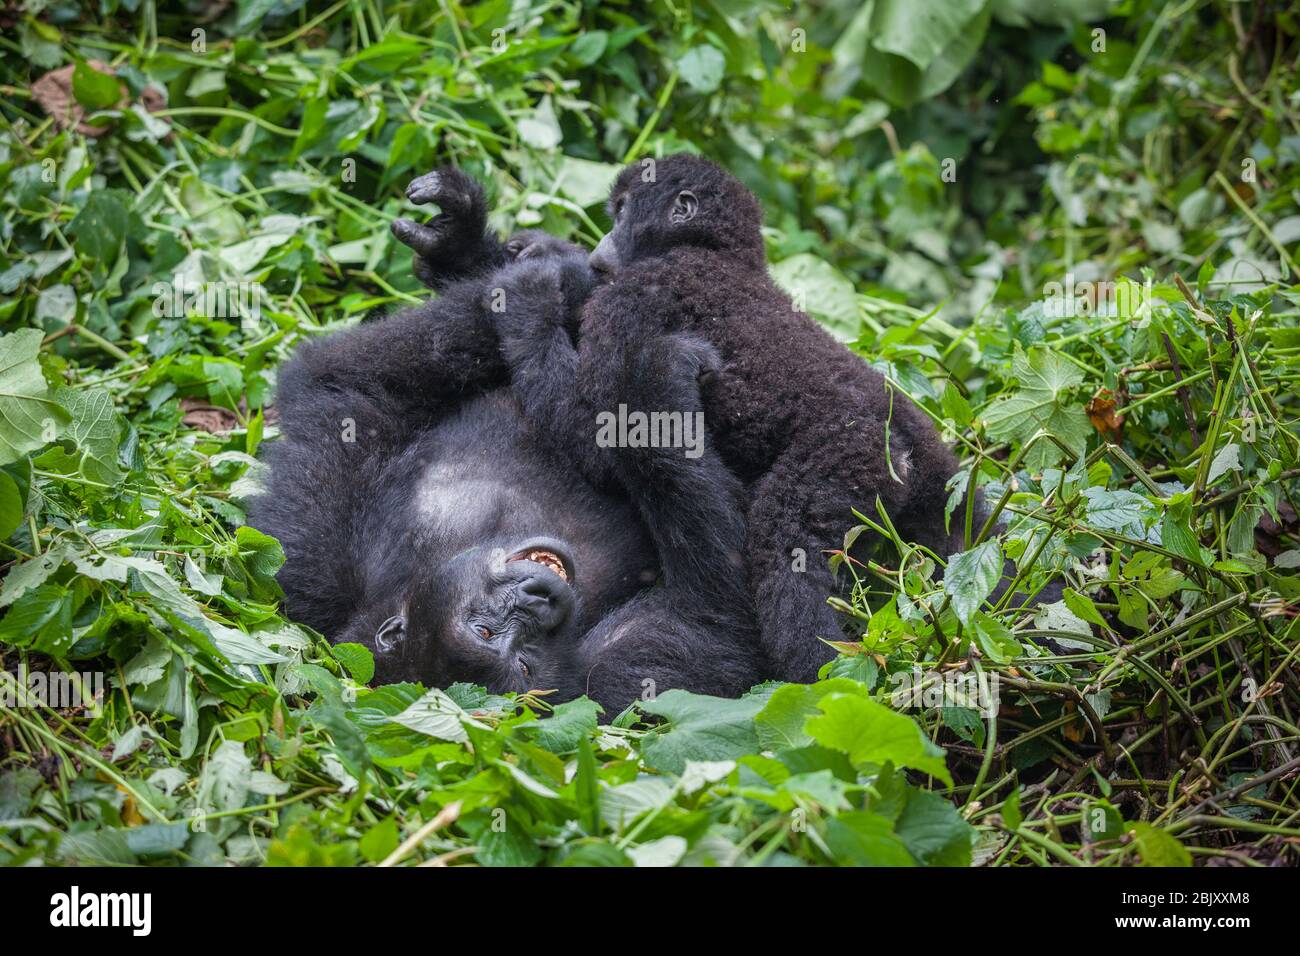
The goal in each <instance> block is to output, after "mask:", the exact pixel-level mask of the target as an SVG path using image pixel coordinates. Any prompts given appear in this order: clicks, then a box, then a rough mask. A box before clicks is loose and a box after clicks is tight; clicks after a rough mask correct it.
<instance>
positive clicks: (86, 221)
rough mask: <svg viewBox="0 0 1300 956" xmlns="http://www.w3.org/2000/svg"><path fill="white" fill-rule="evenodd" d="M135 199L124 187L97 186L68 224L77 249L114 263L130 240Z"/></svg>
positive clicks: (104, 261) (96, 260)
mask: <svg viewBox="0 0 1300 956" xmlns="http://www.w3.org/2000/svg"><path fill="white" fill-rule="evenodd" d="M130 208H131V199H130V196H129V194H127V193H125V192H123V191H122V190H120V189H96V190H95V191H94V192H93V193H91V194H90V196H89V197H88V198H87V199H86V204H85V205H84V206H82V207H81V211H80V212H78V213H77V215H76V217H75V218H74V219H73V220H72V222H71V223H70V224H69V225H68V231H69V232H71V233H72V236H73V239H74V240H75V245H76V247H77V251H78V252H80V253H82V254H83V255H85V256H87V257H88V258H90V259H91V260H93V261H95V262H98V263H102V264H104V265H112V262H113V260H115V259H116V258H117V253H118V250H119V249H121V248H122V242H123V241H124V240H125V239H126V232H127V221H128V219H129V218H130V212H129V211H130Z"/></svg>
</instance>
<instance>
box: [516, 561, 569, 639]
mask: <svg viewBox="0 0 1300 956" xmlns="http://www.w3.org/2000/svg"><path fill="white" fill-rule="evenodd" d="M515 606H516V607H517V608H519V610H521V611H527V612H528V613H529V614H531V615H532V616H533V618H534V619H535V620H536V621H537V623H538V625H539V626H540V627H541V628H542V630H544V631H548V632H549V631H553V630H555V629H556V628H558V627H559V626H560V625H562V624H563V623H564V622H565V621H566V620H568V618H569V614H570V613H571V612H572V611H573V591H572V590H571V589H570V588H569V586H568V585H567V584H565V583H564V582H563V581H562V580H560V578H559V577H557V576H556V575H554V574H551V573H549V572H546V573H543V574H533V575H530V576H528V577H526V578H524V579H523V580H522V581H520V582H519V586H518V588H517V589H516V591H515Z"/></svg>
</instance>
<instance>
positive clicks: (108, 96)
mask: <svg viewBox="0 0 1300 956" xmlns="http://www.w3.org/2000/svg"><path fill="white" fill-rule="evenodd" d="M72 95H73V96H75V97H76V98H77V102H78V103H80V104H81V105H82V106H84V107H85V108H86V109H87V110H89V111H92V112H93V111H95V110H106V109H110V108H112V107H114V106H116V105H117V104H118V103H119V102H120V101H121V100H122V99H123V92H122V85H121V83H120V82H119V81H118V79H117V77H115V76H113V75H111V74H109V73H101V72H100V71H99V70H97V69H95V68H94V67H93V66H91V65H90V64H89V63H87V62H86V61H85V60H78V61H77V65H76V66H75V67H73V69H72Z"/></svg>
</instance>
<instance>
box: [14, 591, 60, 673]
mask: <svg viewBox="0 0 1300 956" xmlns="http://www.w3.org/2000/svg"><path fill="white" fill-rule="evenodd" d="M0 642H3V643H6V644H12V645H13V646H14V647H30V648H31V649H32V650H36V651H40V652H42V653H44V654H50V655H55V656H60V657H61V656H63V654H64V652H65V651H67V649H68V648H70V647H71V646H72V643H73V636H72V592H71V591H69V590H68V589H67V588H64V587H61V586H60V585H58V584H42V585H39V586H37V587H34V588H32V589H30V590H29V591H27V592H25V593H24V594H23V596H22V597H20V598H19V599H18V600H17V601H15V602H14V605H13V607H11V608H10V609H9V613H7V614H6V615H5V616H4V618H3V620H0Z"/></svg>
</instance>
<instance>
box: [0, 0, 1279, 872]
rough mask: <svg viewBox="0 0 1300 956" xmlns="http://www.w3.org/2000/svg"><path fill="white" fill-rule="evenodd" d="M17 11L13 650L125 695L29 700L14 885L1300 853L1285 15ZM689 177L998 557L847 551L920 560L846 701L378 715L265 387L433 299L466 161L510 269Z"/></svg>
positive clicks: (11, 134) (892, 582)
mask: <svg viewBox="0 0 1300 956" xmlns="http://www.w3.org/2000/svg"><path fill="white" fill-rule="evenodd" d="M0 18H3V19H4V20H5V26H6V32H5V33H4V35H3V36H0V46H3V48H4V51H5V53H6V56H5V57H4V60H3V62H2V63H0V89H2V90H3V101H2V102H0V117H3V120H2V121H0V122H2V123H3V128H2V129H0V185H2V186H3V190H2V192H0V292H3V293H4V298H3V300H2V301H0V322H3V327H2V328H3V332H4V334H3V336H2V337H0V535H3V536H4V538H5V543H4V546H3V548H4V551H5V555H4V561H5V562H6V563H5V566H4V568H5V577H4V581H3V586H2V588H0V607H3V609H4V616H3V617H0V654H3V659H4V662H5V665H6V668H7V669H8V670H9V671H10V672H17V674H18V676H19V677H20V678H22V679H23V681H22V682H21V683H22V684H23V686H35V685H33V684H31V680H30V679H31V678H34V677H37V676H41V677H42V679H43V675H45V674H47V673H51V672H54V673H58V672H63V673H73V674H77V673H79V674H82V675H84V676H85V677H86V682H87V684H89V685H91V686H88V687H87V688H86V689H87V690H91V689H93V683H94V676H95V675H96V674H102V675H105V678H106V683H107V686H106V688H105V694H104V699H103V702H102V706H100V707H99V708H97V709H87V708H86V707H84V706H46V705H45V704H43V703H40V702H31V703H30V705H27V706H17V705H16V704H20V703H21V702H20V701H14V700H12V699H11V698H12V696H13V695H15V694H16V693H17V692H19V691H20V690H21V689H22V688H21V687H14V684H13V681H12V679H11V680H10V681H8V682H7V683H6V686H5V687H0V694H2V693H6V692H8V693H10V695H11V697H10V698H5V700H6V706H5V707H4V708H2V709H0V862H4V863H8V864H19V863H28V862H72V863H95V862H108V863H129V862H158V863H223V862H227V861H229V862H235V863H241V864H255V863H273V864H353V863H360V862H372V863H381V864H382V863H386V864H402V865H405V864H410V863H415V862H424V863H427V864H464V863H479V864H488V865H493V864H543V863H544V864H551V865H556V864H567V865H581V864H597V865H629V864H636V865H651V864H676V863H717V864H751V865H753V864H798V863H839V864H894V865H917V864H920V865H967V864H969V863H972V862H975V863H1007V864H1051V865H1088V864H1093V865H1104V866H1114V865H1129V864H1136V863H1142V864H1147V865H1171V864H1185V863H1188V862H1205V861H1210V862H1214V863H1231V864H1245V865H1258V864H1269V863H1277V862H1291V863H1294V862H1295V859H1296V853H1297V851H1296V846H1297V838H1300V793H1297V785H1298V781H1300V777H1297V769H1298V768H1300V760H1297V757H1296V753H1297V751H1300V726H1298V722H1300V678H1298V676H1297V675H1298V674H1300V668H1297V661H1296V659H1297V655H1300V632H1298V627H1300V626H1298V625H1297V624H1296V608H1297V601H1298V600H1300V586H1298V585H1297V580H1296V576H1295V569H1296V568H1297V566H1300V548H1298V546H1297V539H1296V532H1297V518H1296V491H1297V481H1296V479H1297V476H1300V467H1298V466H1297V459H1298V458H1300V440H1298V438H1297V429H1296V427H1295V420H1296V415H1297V400H1296V397H1295V393H1296V385H1295V383H1296V380H1297V378H1300V324H1298V323H1297V322H1296V318H1297V315H1298V314H1300V313H1298V311H1297V310H1298V307H1300V285H1297V282H1298V281H1300V279H1298V278H1297V268H1296V262H1295V255H1296V250H1297V245H1300V215H1297V212H1296V208H1297V198H1300V87H1297V81H1296V73H1297V71H1296V63H1297V57H1300V20H1298V19H1297V17H1296V14H1295V11H1294V10H1293V9H1291V8H1290V7H1289V5H1287V4H1284V3H1269V2H1257V3H1254V4H1249V5H1247V4H1240V3H1231V2H1227V0H1182V2H1147V0H1124V2H1120V3H1114V4H1107V3H1105V2H1102V0H1080V2H1074V3H1053V4H1047V3H1037V2H1034V0H963V2H960V3H956V2H952V0H909V2H908V3H906V4H904V3H901V2H900V3H895V2H891V0H876V2H875V3H865V4H863V3H853V2H847V3H842V2H827V3H811V4H807V5H799V6H797V7H796V9H794V10H793V11H790V10H786V9H784V8H781V7H778V6H777V5H775V4H765V3H738V2H724V0H704V2H699V3H686V4H669V3H663V4H658V3H655V4H651V5H648V6H636V7H634V6H631V5H620V4H608V5H605V4H600V5H598V4H594V3H583V4H579V3H565V2H559V3H532V4H528V3H525V4H513V3H506V2H504V0H500V2H489V3H483V4H473V5H464V6H461V5H457V4H455V3H452V2H449V0H448V2H438V3H405V4H388V3H384V2H381V0H359V2H337V3H333V4H326V3H302V2H300V0H277V2H269V0H242V2H239V3H235V4H226V3H210V4H208V3H198V2H190V3H184V4H174V5H168V4H155V3H139V2H138V0H100V2H99V3H97V4H89V5H82V4H78V3H76V2H73V0H62V2H42V0H31V2H27V3H25V4H23V5H21V6H17V5H11V6H9V7H7V8H6V9H5V10H4V11H3V12H0ZM11 28H12V29H11ZM681 149H692V150H699V151H703V152H706V153H707V154H709V155H711V156H713V157H715V158H716V159H718V160H719V161H721V162H723V163H725V164H726V165H728V166H729V168H731V169H733V170H734V171H735V172H736V173H737V174H738V175H739V176H740V177H741V178H742V179H743V180H745V182H746V183H747V184H748V185H750V186H751V187H752V188H754V189H755V191H756V192H757V193H758V195H759V196H760V198H761V199H762V201H763V202H764V204H765V207H766V210H767V220H768V225H769V228H768V241H769V259H770V261H771V262H772V264H773V265H772V268H773V273H774V274H775V275H776V276H777V277H778V279H779V280H780V281H781V282H783V283H784V284H785V285H786V286H787V287H788V288H790V289H791V291H792V292H793V293H794V294H795V295H796V296H797V297H799V298H800V299H801V300H802V301H804V302H805V303H806V305H807V308H808V309H809V310H810V311H811V312H812V313H813V314H814V315H815V316H816V317H817V318H818V319H819V320H820V321H822V322H823V323H825V324H826V326H827V327H828V328H829V329H831V330H832V331H833V332H834V333H835V334H837V335H838V336H840V337H841V338H842V339H843V340H844V341H845V342H846V344H848V345H849V347H852V348H854V349H857V350H858V351H859V352H861V354H862V355H863V357H864V360H867V361H870V362H872V363H873V364H874V365H875V366H876V367H877V368H879V369H880V370H881V371H883V372H884V373H886V374H887V375H888V376H889V378H890V380H891V381H892V383H893V384H894V387H896V388H897V389H898V390H899V391H900V392H905V393H906V394H908V395H910V396H911V397H912V398H913V399H914V400H915V401H917V402H918V403H919V404H921V405H922V407H924V408H925V409H926V410H927V411H928V412H930V413H931V414H932V415H933V416H934V418H935V420H936V422H937V423H938V424H939V426H940V427H941V428H942V429H943V430H944V431H945V433H946V434H947V435H948V436H949V438H950V439H951V440H952V441H954V442H955V443H957V445H958V447H959V450H960V452H961V456H962V460H963V464H964V469H963V471H962V472H961V474H960V475H959V476H958V478H957V480H956V481H955V483H954V485H953V487H952V498H951V506H952V520H953V521H954V522H955V523H956V526H957V527H959V528H962V529H963V531H964V534H965V536H966V540H967V542H968V547H967V548H966V550H965V551H964V552H963V553H962V554H960V555H957V556H955V557H954V558H953V559H952V560H951V562H950V565H949V568H948V571H947V574H946V575H945V576H943V578H942V580H936V578H937V577H939V575H938V574H937V572H938V570H939V562H938V560H937V559H935V558H934V556H931V555H927V554H925V553H923V552H921V551H918V550H917V549H915V548H913V547H911V546H910V545H909V544H908V543H907V542H904V541H901V540H898V539H897V535H895V534H894V532H893V530H892V525H891V524H890V523H889V520H888V516H887V515H884V514H881V513H879V512H878V511H877V510H876V509H875V507H874V505H875V503H874V502H872V501H863V502H862V503H861V505H860V508H859V516H858V519H859V521H858V525H857V527H850V525H852V523H853V522H852V520H851V519H850V517H849V516H846V522H845V523H846V531H847V533H848V535H849V536H850V539H855V538H856V537H857V536H859V535H861V534H867V533H870V534H876V535H879V537H880V538H881V539H882V540H884V541H885V542H891V541H892V544H888V543H887V544H886V546H884V547H882V548H881V549H879V550H878V552H877V554H876V556H875V558H874V559H873V560H872V561H871V562H869V563H865V564H863V563H857V562H849V561H847V560H845V559H844V558H843V557H842V556H836V557H835V560H836V561H837V562H838V563H840V564H842V565H843V571H844V573H845V574H846V575H850V576H851V580H852V581H854V582H855V586H854V588H853V592H852V594H851V595H850V596H849V599H848V600H846V601H844V602H841V607H842V610H843V611H844V613H845V615H846V619H848V620H849V621H850V622H851V623H852V625H853V626H854V627H855V628H856V631H857V632H859V633H860V639H857V640H852V641H849V640H846V642H845V643H844V645H843V647H842V650H843V651H844V653H843V654H842V655H841V656H840V657H839V658H838V659H837V660H836V661H835V662H834V663H833V664H831V665H830V666H829V669H828V671H827V673H826V674H825V677H824V679H823V680H822V681H820V682H819V683H817V684H814V685H811V686H801V685H781V686H775V685H774V686H766V687H762V688H757V689H755V690H754V691H753V692H751V693H750V694H749V695H747V696H746V697H744V698H742V699H740V700H736V701H731V700H719V699H713V698H707V697H698V696H692V695H688V694H684V693H681V692H677V691H672V692H668V693H665V694H662V695H660V696H659V697H658V698H657V699H655V700H651V701H643V702H641V703H640V704H638V705H636V706H635V707H633V708H631V709H629V711H627V712H625V713H623V714H601V713H600V712H599V711H598V708H597V707H596V706H595V705H594V704H592V703H591V702H589V701H586V700H579V701H574V702H571V703H567V704H562V705H560V706H558V707H554V708H552V707H551V706H549V705H548V704H547V703H546V699H545V695H542V694H535V695H531V696H528V697H525V698H521V699H509V700H507V699H503V698H499V697H493V696H491V695H488V694H485V693H484V692H483V691H482V690H480V689H477V688H473V687H467V686H456V687H452V688H449V689H447V690H445V691H439V690H426V689H425V688H422V687H419V686H415V685H393V686H385V687H379V688H375V689H370V688H368V687H367V686H366V683H367V681H368V680H369V678H370V676H371V674H372V672H373V661H371V660H370V658H369V656H368V654H367V652H366V651H365V650H364V649H363V648H360V647H359V646H355V645H351V646H349V645H342V646H339V647H333V648H331V647H330V646H329V645H328V644H327V643H326V642H324V641H323V640H322V639H321V638H320V637H319V635H315V634H312V633H310V632H309V631H307V630H305V629H303V628H301V627H299V626H296V625H295V624H293V623H292V622H290V621H288V620H286V619H285V618H284V617H283V616H281V615H280V614H279V613H278V599H279V596H280V595H279V590H278V588H277V586H276V584H275V578H274V576H275V572H276V570H277V568H278V567H279V566H280V564H281V562H282V560H283V555H282V553H281V551H280V548H279V546H278V544H277V543H276V542H275V541H274V540H273V539H270V538H268V537H266V536H265V535H262V534H260V533H258V532H257V531H255V530H253V529H251V528H249V527H247V526H246V525H245V524H244V511H243V506H244V503H245V502H246V501H247V499H248V496H249V494H250V493H251V492H253V491H254V490H255V489H256V487H257V469H256V462H255V456H256V454H257V452H258V449H259V447H260V446H261V444H262V442H263V441H264V440H268V439H271V438H273V436H274V430H275V425H274V415H273V409H272V407H271V406H270V404H269V403H270V402H271V399H272V396H273V386H274V379H275V369H276V367H277V364H278V363H279V362H280V361H281V360H282V359H283V358H284V357H285V355H286V354H287V353H288V352H289V350H291V349H292V347H293V346H294V344H295V343H296V342H298V341H300V340H302V339H305V338H311V337H315V336H319V335H322V334H326V333H328V332H329V331H331V330H333V329H334V328H337V327H339V326H341V325H342V324H345V323H347V322H349V321H352V320H355V319H357V318H359V317H360V316H361V315H362V314H364V313H366V312H368V311H371V310H374V309H391V308H397V307H400V306H402V305H403V304H405V303H408V302H412V301H417V299H418V298H419V296H420V295H422V294H423V293H422V292H420V291H419V290H418V288H417V285H416V283H415V282H414V280H413V278H412V277H411V274H410V267H409V253H408V252H406V251H404V250H403V249H402V248H401V247H400V246H398V245H397V244H396V243H395V242H394V240H392V239H391V238H390V235H389V231H388V228H387V225H388V223H389V222H390V221H391V220H392V219H394V218H396V217H398V216H399V215H403V214H406V215H410V209H409V207H407V206H406V205H405V203H404V201H403V199H402V198H401V188H402V186H403V185H404V183H405V181H406V180H407V179H409V178H410V177H411V176H412V175H414V174H417V173H420V172H423V171H425V170H427V169H428V168H430V167H432V166H434V165H436V164H438V163H443V162H452V163H456V164H458V165H461V166H463V167H465V168H467V169H469V170H470V171H472V172H474V173H476V174H478V175H480V177H481V178H483V179H484V181H485V182H487V183H488V184H490V188H491V189H493V190H494V193H495V196H494V201H495V207H496V209H497V213H496V219H495V224H496V225H498V226H499V227H501V228H502V229H503V230H505V229H508V228H513V227H516V226H540V227H541V228H545V229H547V230H550V231H553V232H556V233H558V234H561V235H564V236H568V237H574V238H577V239H579V240H581V241H585V242H588V243H592V242H594V241H595V240H596V239H597V238H598V237H599V235H600V234H601V232H602V229H603V226H604V225H605V224H606V220H605V217H604V213H603V210H602V209H601V200H602V197H603V193H604V191H605V188H606V186H607V184H608V182H609V179H610V177H611V176H612V175H613V173H614V172H615V170H616V168H617V165H618V164H619V163H620V162H622V161H624V160H627V159H630V158H633V157H638V156H642V155H655V154H663V153H667V152H672V151H676V150H681ZM200 283H208V288H211V287H213V286H214V285H215V286H216V287H217V288H218V289H222V290H224V292H223V294H227V298H226V299H225V300H224V302H221V303H214V302H213V301H212V300H208V301H206V302H204V301H189V300H187V298H186V296H185V295H184V290H185V289H188V288H191V287H193V286H194V285H195V284H200ZM178 289H179V290H181V293H182V294H180V295H179V296H178V295H177V290H178ZM977 488H978V489H981V490H982V494H983V496H984V497H985V499H986V500H987V501H988V502H989V503H990V504H993V505H994V506H995V507H996V509H997V517H998V519H999V520H1000V521H1002V522H1005V523H1004V524H995V522H994V521H992V520H991V519H990V520H989V521H988V522H985V521H977V520H976V517H975V513H974V509H973V507H972V504H973V502H974V497H975V491H976V489H977ZM1004 555H1005V556H1008V557H1010V558H1012V559H1014V561H1015V562H1016V565H1017V568H1018V581H1017V587H1016V588H1015V589H1013V592H1008V594H1007V595H1006V596H1003V597H1001V598H994V597H992V596H991V595H992V594H993V591H994V587H995V585H996V584H997V581H998V578H999V576H1000V572H1001V567H1002V561H1003V556H1004ZM1053 577H1054V578H1056V579H1058V580H1061V581H1062V582H1063V584H1064V588H1065V590H1064V594H1063V596H1062V599H1061V600H1060V601H1056V602H1049V603H1046V604H1044V605H1042V606H1040V607H1038V608H1036V609H1033V610H1030V611H1020V610H1018V606H1019V604H1020V602H1021V600H1022V599H1023V598H1024V596H1025V595H1026V593H1037V592H1038V591H1039V590H1040V589H1041V588H1042V587H1043V586H1044V585H1045V584H1046V583H1047V582H1048V580H1049V578H1053ZM1013 593H1018V595H1019V596H1018V597H1013ZM990 700H992V701H994V702H997V703H999V704H1000V706H997V707H993V706H986V705H987V704H989V702H990ZM552 711H553V712H552ZM548 713H549V716H546V717H545V719H541V718H542V717H543V715H544V714H548Z"/></svg>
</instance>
